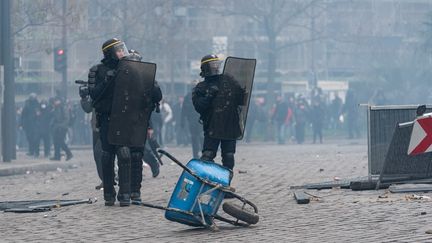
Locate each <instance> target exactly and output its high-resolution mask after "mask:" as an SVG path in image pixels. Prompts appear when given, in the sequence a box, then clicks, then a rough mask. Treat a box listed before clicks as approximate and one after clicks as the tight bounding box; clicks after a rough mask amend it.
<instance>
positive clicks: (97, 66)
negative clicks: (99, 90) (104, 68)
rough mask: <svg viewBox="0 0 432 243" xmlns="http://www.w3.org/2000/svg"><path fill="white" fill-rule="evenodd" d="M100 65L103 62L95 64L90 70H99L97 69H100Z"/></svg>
mask: <svg viewBox="0 0 432 243" xmlns="http://www.w3.org/2000/svg"><path fill="white" fill-rule="evenodd" d="M99 65H101V64H97V65H93V66H92V67H91V68H90V72H97V70H98V68H99Z"/></svg>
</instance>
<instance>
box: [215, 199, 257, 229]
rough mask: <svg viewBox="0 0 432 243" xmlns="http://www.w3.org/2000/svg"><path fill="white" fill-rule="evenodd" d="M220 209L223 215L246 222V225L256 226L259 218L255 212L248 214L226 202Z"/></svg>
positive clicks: (248, 212)
mask: <svg viewBox="0 0 432 243" xmlns="http://www.w3.org/2000/svg"><path fill="white" fill-rule="evenodd" d="M222 209H223V211H224V212H225V213H227V214H229V215H230V216H232V217H234V218H236V219H238V220H241V221H243V222H246V223H248V224H256V223H258V221H259V216H258V214H256V213H255V212H250V211H247V210H245V209H242V207H241V206H238V205H236V204H233V203H229V202H226V203H224V204H223V205H222Z"/></svg>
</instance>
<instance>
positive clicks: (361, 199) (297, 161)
mask: <svg viewBox="0 0 432 243" xmlns="http://www.w3.org/2000/svg"><path fill="white" fill-rule="evenodd" d="M167 150H168V151H169V152H171V153H172V154H174V155H175V156H177V157H178V158H179V159H180V160H182V161H187V160H188V158H189V153H190V151H189V148H168V149H167ZM90 155H91V151H88V150H83V151H76V152H75V157H74V159H73V160H72V161H70V162H67V163H71V164H76V165H77V168H75V169H66V170H57V171H52V172H46V173H41V172H37V173H31V174H27V175H15V176H6V177H0V201H6V200H30V199H82V198H89V197H98V198H100V199H101V197H102V192H101V191H96V190H95V189H94V186H95V185H97V184H98V183H99V181H98V178H97V176H96V171H95V166H94V163H93V162H92V160H91V159H90V158H91V156H90ZM218 160H220V159H219V158H218ZM236 160H237V165H236V168H235V177H234V182H233V186H234V187H236V189H237V192H238V193H239V194H241V195H244V196H245V197H246V198H248V199H249V200H251V201H253V202H255V203H256V204H257V206H258V208H259V210H260V217H261V218H260V222H259V223H258V224H257V225H256V226H253V227H250V228H237V227H234V226H231V225H228V224H224V223H220V224H219V226H220V231H217V232H210V231H208V230H205V229H194V228H191V227H188V226H185V225H181V224H178V223H174V222H170V221H168V220H166V219H165V218H164V214H163V211H159V210H157V209H150V208H144V207H139V206H131V207H128V208H120V207H118V206H117V207H105V206H103V201H102V200H99V201H98V202H97V203H96V204H91V205H77V206H70V207H64V208H59V209H54V210H52V211H50V212H47V213H33V214H14V213H0V241H1V242H49V241H51V242H108V241H110V240H111V241H113V242H256V241H263V242H432V235H428V234H426V233H425V231H426V230H428V229H432V220H431V217H430V215H432V210H431V207H430V206H431V202H430V201H420V202H417V201H408V200H406V199H405V195H404V194H393V195H388V197H387V198H378V196H380V195H383V194H385V191H384V190H382V191H363V192H353V191H351V190H341V189H333V190H322V191H315V190H310V191H308V192H310V193H311V194H313V195H316V196H319V197H320V199H319V200H316V201H312V202H311V203H310V204H307V205H298V204H296V202H295V200H294V199H293V193H292V191H290V189H289V187H290V186H291V185H299V184H302V183H305V182H320V181H327V180H333V178H334V177H340V178H353V177H358V176H365V175H367V153H366V143H365V141H356V142H354V143H353V142H350V141H346V140H344V141H340V142H330V143H329V144H325V145H310V144H306V145H285V146H278V145H259V144H252V145H240V146H239V147H238V152H237V157H236ZM164 161H165V165H164V166H163V167H162V172H161V175H160V176H159V177H158V178H156V179H153V178H151V176H150V171H149V169H148V168H147V169H145V171H144V174H145V177H144V182H143V189H142V195H143V200H144V201H146V202H151V203H154V204H159V205H166V204H167V201H168V200H169V197H170V195H171V191H172V189H173V188H174V185H175V183H176V181H177V179H178V176H179V175H180V173H181V169H180V167H178V166H177V165H173V164H171V162H170V161H168V160H167V159H165V160H164ZM65 163H66V162H65ZM0 168H1V167H0ZM320 169H322V170H321V171H320ZM239 170H240V171H242V173H238V172H239ZM65 193H68V194H67V195H65V196H62V194H65ZM425 213H426V214H425Z"/></svg>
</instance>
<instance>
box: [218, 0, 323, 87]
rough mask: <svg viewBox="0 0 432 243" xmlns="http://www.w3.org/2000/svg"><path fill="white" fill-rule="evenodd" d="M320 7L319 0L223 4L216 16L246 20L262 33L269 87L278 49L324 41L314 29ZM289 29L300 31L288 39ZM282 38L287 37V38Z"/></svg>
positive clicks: (248, 0) (244, 0) (273, 0)
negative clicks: (222, 15) (300, 32)
mask: <svg viewBox="0 0 432 243" xmlns="http://www.w3.org/2000/svg"><path fill="white" fill-rule="evenodd" d="M324 8H325V5H324V4H323V1H321V0H305V1H296V0H288V1H287V0H270V1H268V0H252V1H251V0H238V1H234V2H232V4H227V8H226V9H224V10H223V11H222V12H220V13H221V14H224V15H232V16H238V17H241V18H243V17H246V18H248V19H249V20H251V21H253V22H255V23H256V24H258V26H259V27H260V28H261V29H262V30H264V31H263V33H264V35H265V41H266V46H267V48H266V50H264V51H265V52H266V53H267V81H268V84H269V86H270V87H271V86H272V85H271V84H272V83H273V82H274V80H275V76H276V66H277V60H278V57H279V56H278V55H279V53H280V52H281V51H282V50H284V49H286V48H290V47H293V46H297V45H302V44H306V43H311V42H314V41H316V40H319V39H322V38H324V36H323V34H322V33H320V32H319V31H318V30H317V29H316V28H315V26H314V23H315V19H316V18H317V17H319V15H320V14H321V13H322V12H323V11H322V10H323V9H324ZM293 29H296V30H300V31H303V35H301V36H298V37H297V36H296V37H291V36H289V35H288V34H287V32H288V31H290V30H293ZM282 36H289V39H287V38H281V37H282ZM259 37H261V36H259ZM312 58H313V57H312ZM269 91H270V90H269ZM269 93H272V92H269Z"/></svg>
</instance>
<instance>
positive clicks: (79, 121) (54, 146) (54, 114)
mask: <svg viewBox="0 0 432 243" xmlns="http://www.w3.org/2000/svg"><path fill="white" fill-rule="evenodd" d="M90 132H91V128H90V123H89V119H88V117H86V116H85V114H84V112H83V111H82V109H81V108H80V107H79V106H78V104H72V103H70V102H66V101H64V99H63V98H61V97H60V96H59V95H56V96H54V97H52V98H50V99H39V98H38V97H37V95H36V94H35V93H32V94H30V96H29V97H28V98H27V100H26V101H25V102H24V105H23V106H22V107H18V108H17V147H18V148H19V149H20V148H26V149H27V155H28V156H31V157H36V158H38V157H41V156H42V154H41V152H40V150H41V147H43V157H45V158H50V159H51V160H57V161H59V160H61V158H62V155H65V159H66V160H70V159H72V157H73V154H72V152H71V150H70V149H69V144H90V142H91V134H90ZM41 145H42V146H41ZM62 151H63V152H64V154H62Z"/></svg>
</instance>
